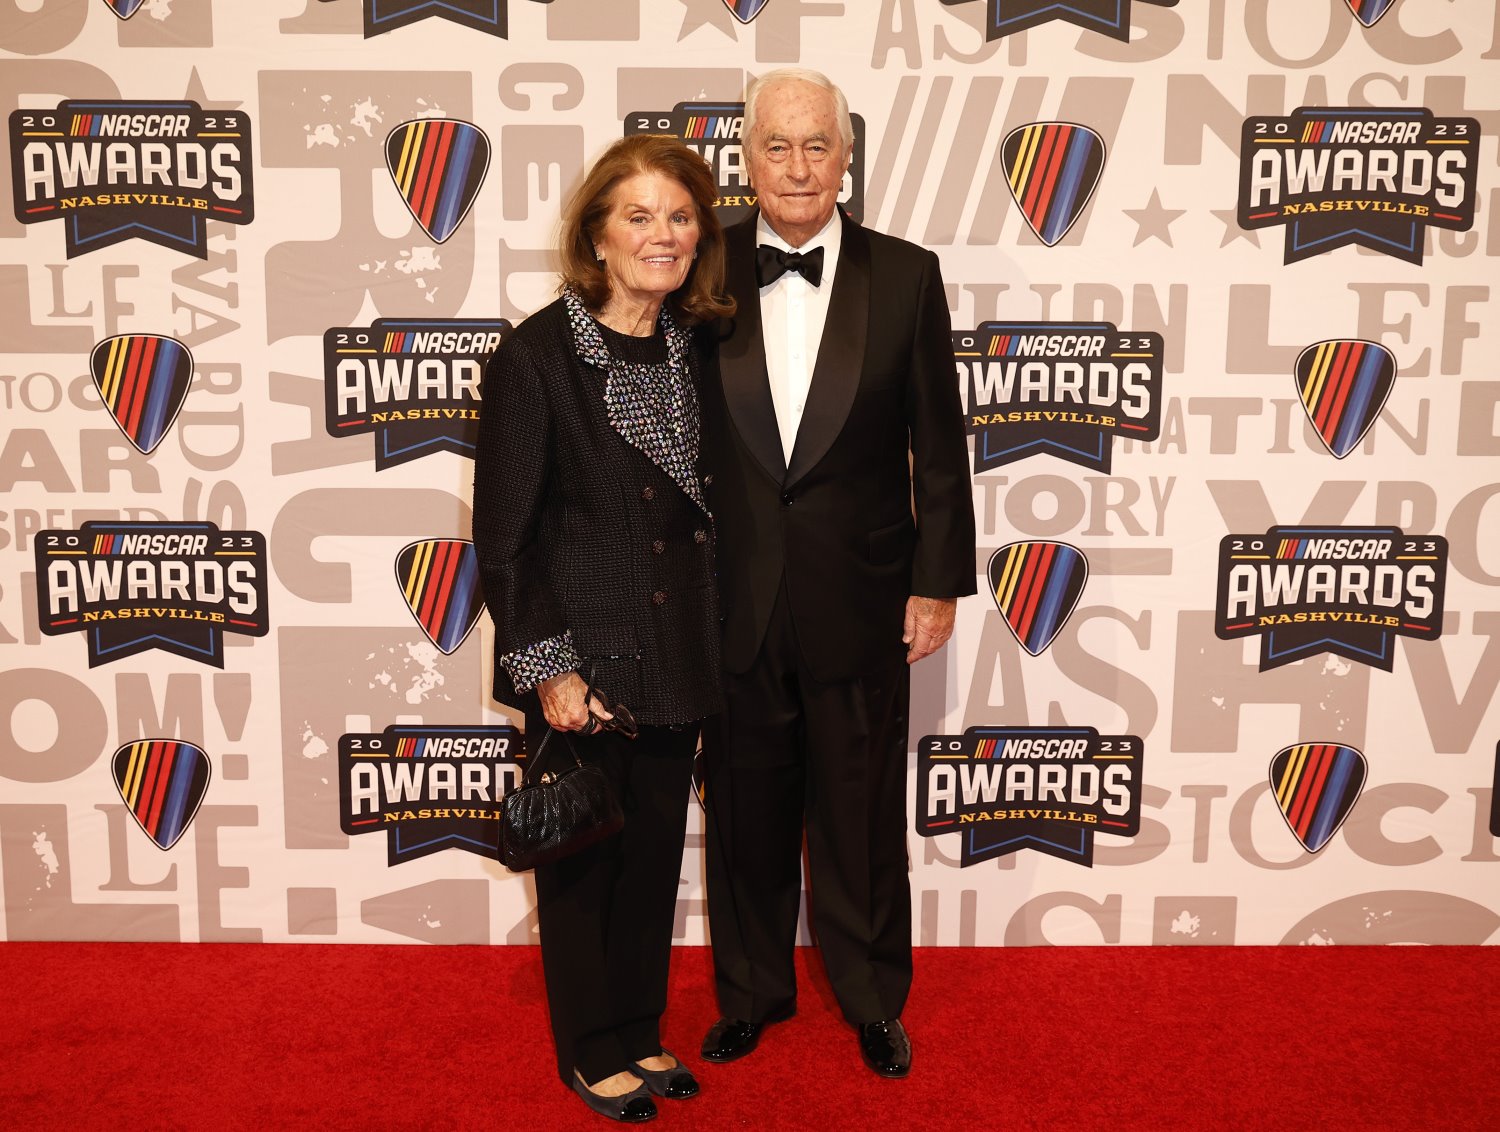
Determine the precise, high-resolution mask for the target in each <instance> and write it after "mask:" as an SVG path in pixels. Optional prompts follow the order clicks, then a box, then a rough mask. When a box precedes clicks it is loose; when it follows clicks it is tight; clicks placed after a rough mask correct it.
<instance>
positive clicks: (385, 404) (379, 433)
mask: <svg viewBox="0 0 1500 1132" xmlns="http://www.w3.org/2000/svg"><path fill="white" fill-rule="evenodd" d="M510 329H511V326H510V323H508V322H506V321H505V320H504V319H461V318H378V319H376V320H375V321H374V322H373V323H372V324H371V325H369V326H368V327H360V326H336V327H334V328H332V329H330V330H327V331H325V332H324V334H323V381H324V407H325V409H326V415H325V418H324V426H325V427H326V428H327V430H328V435H330V436H360V435H364V434H366V433H374V435H375V469H376V471H382V470H384V469H386V468H392V467H395V466H396V465H397V464H405V463H408V462H410V461H412V460H416V459H419V458H420V457H422V456H428V455H431V454H432V453H434V452H457V453H458V454H459V455H460V456H469V457H471V458H472V457H473V455H474V448H475V445H476V443H477V441H478V435H479V404H480V383H481V379H482V378H483V377H484V364H485V362H486V361H488V360H489V356H490V355H491V354H493V353H494V352H495V348H496V347H497V346H499V345H500V343H501V341H502V340H503V339H504V337H505V335H506V334H508V333H509V332H510Z"/></svg>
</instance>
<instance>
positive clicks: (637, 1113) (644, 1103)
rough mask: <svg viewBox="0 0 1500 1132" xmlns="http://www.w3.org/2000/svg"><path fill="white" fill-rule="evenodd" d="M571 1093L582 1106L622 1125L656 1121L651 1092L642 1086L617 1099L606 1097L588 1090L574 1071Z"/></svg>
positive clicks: (654, 1104)
mask: <svg viewBox="0 0 1500 1132" xmlns="http://www.w3.org/2000/svg"><path fill="white" fill-rule="evenodd" d="M573 1091H574V1092H575V1093H577V1094H578V1095H579V1096H580V1097H582V1098H583V1103H584V1104H586V1105H588V1106H589V1108H591V1109H593V1110H594V1111H595V1112H597V1113H598V1114H599V1115H600V1116H607V1117H609V1118H610V1119H611V1120H618V1121H620V1122H621V1123H622V1124H644V1123H646V1121H648V1120H655V1119H656V1102H655V1101H653V1100H652V1099H651V1092H650V1090H649V1089H647V1088H646V1086H645V1085H644V1084H641V1085H638V1086H637V1087H636V1088H634V1089H631V1090H630V1092H628V1093H623V1094H621V1095H620V1096H618V1097H606V1096H602V1095H601V1094H599V1093H596V1092H594V1091H593V1090H592V1089H590V1088H589V1087H588V1085H587V1084H585V1083H584V1080H583V1077H582V1076H580V1075H579V1072H578V1070H576V1069H575V1070H573Z"/></svg>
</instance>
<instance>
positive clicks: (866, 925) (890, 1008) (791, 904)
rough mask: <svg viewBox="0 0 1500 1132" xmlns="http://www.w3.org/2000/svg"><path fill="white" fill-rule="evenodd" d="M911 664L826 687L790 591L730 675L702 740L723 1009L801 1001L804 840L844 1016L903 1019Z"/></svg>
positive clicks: (750, 1015) (765, 1010) (816, 916)
mask: <svg viewBox="0 0 1500 1132" xmlns="http://www.w3.org/2000/svg"><path fill="white" fill-rule="evenodd" d="M909 689H910V681H909V676H908V669H907V667H906V665H905V663H900V664H898V665H894V666H893V665H889V664H885V665H883V666H882V667H881V668H879V669H878V670H876V671H874V672H871V673H868V674H866V675H864V676H862V677H860V678H857V679H853V680H846V681H839V682H835V683H820V682H818V681H817V680H814V679H813V678H812V676H811V675H810V674H809V673H808V672H807V669H806V665H805V663H804V662H803V658H802V655H801V652H800V650H799V648H798V645H797V637H796V632H795V629H794V626H793V624H792V619H791V615H790V611H789V609H788V606H787V602H786V592H785V588H784V587H783V589H782V591H781V593H780V594H779V595H778V596H777V599H776V603H775V607H774V609H773V610H772V613H771V617H770V623H769V626H768V628H767V631H766V636H765V639H764V641H763V642H762V644H761V650H760V653H759V655H758V656H757V657H756V659H755V661H754V663H753V664H751V666H750V667H749V669H748V670H747V671H745V672H743V673H737V674H736V673H730V674H728V675H727V677H726V683H725V697H726V701H727V708H726V710H725V712H724V715H723V716H722V717H721V718H720V719H719V720H717V721H714V722H713V723H712V724H711V725H710V731H709V733H708V734H706V735H705V740H704V756H705V760H706V766H705V770H706V781H705V798H704V801H705V805H706V807H707V810H708V852H707V871H708V907H709V931H710V934H711V936H712V942H713V955H714V969H715V978H716V982H717V986H718V995H719V1008H720V1010H721V1011H722V1012H723V1013H724V1015H726V1016H727V1017H731V1018H743V1019H746V1020H748V1021H752V1022H759V1021H763V1020H764V1019H765V1018H766V1017H768V1016H771V1015H774V1014H776V1013H778V1012H780V1011H783V1010H786V1009H787V1008H790V1007H793V1006H794V1005H795V1002H796V977H795V973H794V968H793V950H794V946H795V943H796V932H797V912H798V898H799V895H800V890H801V865H802V835H803V829H804V825H805V828H806V833H807V859H808V873H809V877H808V879H809V882H810V884H809V887H810V894H809V904H810V911H811V915H812V926H813V930H814V933H815V935H816V937H817V942H818V945H819V947H820V948H821V950H822V953H823V961H824V965H825V966H826V968H827V970H828V978H829V982H830V983H831V984H832V985H833V990H834V994H835V995H836V996H837V998H838V1001H839V1006H840V1008H841V1009H842V1011H843V1014H844V1017H845V1018H846V1019H847V1020H848V1021H850V1022H852V1023H855V1024H859V1023H863V1022H875V1021H880V1020H883V1019H889V1018H896V1017H898V1016H899V1015H900V1014H901V1010H902V1008H903V1007H904V1006H905V1004H906V996H907V992H908V991H909V989H910V987H911V972H912V962H911V885H910V878H909V875H908V872H909V860H908V857H907V851H906V761H907V760H906V732H907V703H908V698H909Z"/></svg>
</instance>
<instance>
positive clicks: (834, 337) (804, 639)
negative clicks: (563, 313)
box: [703, 214, 975, 681]
mask: <svg viewBox="0 0 1500 1132" xmlns="http://www.w3.org/2000/svg"><path fill="white" fill-rule="evenodd" d="M756 220H757V215H755V214H752V215H751V216H750V217H749V218H748V219H746V220H744V221H742V222H740V223H739V224H736V225H734V226H733V227H731V228H729V229H728V230H727V231H726V233H725V235H726V238H727V240H728V250H729V278H728V289H729V292H730V294H731V295H733V296H734V298H735V300H736V301H737V302H738V304H739V308H738V312H737V313H736V315H735V317H734V319H733V320H732V321H730V322H728V324H727V325H725V326H723V327H721V336H720V347H719V366H718V371H719V378H720V380H719V381H718V382H717V383H711V384H710V386H709V388H708V390H707V391H706V395H705V398H704V434H703V436H704V443H703V460H704V464H705V467H706V468H708V469H709V470H710V472H711V474H712V480H711V482H710V487H709V505H710V508H711V509H712V511H713V513H714V517H715V522H716V524H717V527H718V536H719V538H718V542H719V546H718V550H719V554H718V569H719V593H720V599H721V605H722V609H723V614H724V618H725V625H724V660H725V664H726V666H727V668H728V669H729V671H731V672H744V671H745V670H746V669H748V668H749V667H750V665H751V663H752V662H753V661H754V659H755V656H756V653H757V652H758V650H759V648H760V643H761V640H762V638H763V637H764V635H765V629H766V624H767V620H768V618H769V617H770V613H771V608H772V605H773V604H774V602H775V600H776V593H777V590H778V588H779V587H780V586H781V584H782V582H783V579H784V580H785V584H786V600H787V601H788V602H789V604H790V610H791V614H792V618H793V621H794V624H795V626H796V630H797V639H798V641H799V643H800V646H801V649H802V655H803V659H804V660H805V661H806V663H807V665H808V669H809V671H810V672H811V673H812V674H813V676H814V677H815V678H816V679H819V680H823V681H833V680H845V679H850V678H852V677H854V676H857V675H860V674H862V673H865V672H870V671H873V670H875V669H878V668H880V667H882V666H884V665H887V664H892V663H899V662H900V661H901V660H902V659H903V658H904V656H905V651H906V650H905V646H904V645H903V644H902V642H901V633H902V622H903V618H904V615H905V609H906V599H907V597H908V596H910V595H912V594H917V595H920V596H923V597H957V596H960V595H963V594H971V593H974V592H975V560H974V510H973V501H972V496H971V493H970V492H971V489H970V480H969V469H968V453H967V445H966V443H965V440H964V431H963V415H962V412H963V410H962V405H961V402H960V400H959V394H958V381H957V376H956V370H955V367H954V361H953V338H952V330H951V326H950V323H949V319H948V304H947V300H946V298H945V297H944V294H943V282H942V277H941V275H940V273H939V268H938V259H937V256H935V255H934V254H933V253H932V252H930V251H927V250H926V249H924V248H920V247H918V246H916V245H915V244H910V243H907V242H906V241H905V240H899V239H896V238H894V237H891V236H886V235H882V234H881V233H879V232H872V231H870V230H869V229H866V228H862V227H860V226H859V225H858V224H856V223H854V222H853V221H852V220H850V219H849V218H848V217H847V216H844V217H843V218H842V223H843V237H842V248H841V251H840V256H839V262H838V271H837V273H836V275H835V276H834V280H833V293H832V295H831V296H830V300H829V308H828V320H827V322H826V324H825V326H824V330H823V339H822V343H821V345H820V347H819V350H818V360H817V364H816V366H815V368H814V370H813V376H812V387H811V389H810V391H809V394H808V399H807V403H806V408H805V410H804V413H803V417H802V421H801V425H800V428H799V431H798V433H797V440H796V444H795V446H794V448H793V450H792V455H791V459H790V461H787V460H785V459H784V458H783V455H782V450H781V439H780V433H779V431H778V429H777V425H776V411H775V408H774V406H773V404H772V401H771V389H770V384H769V380H768V378H767V371H766V353H765V344H764V341H763V338H762V333H761V329H762V328H761V318H760V289H759V286H758V284H757V283H756V279H755V225H756Z"/></svg>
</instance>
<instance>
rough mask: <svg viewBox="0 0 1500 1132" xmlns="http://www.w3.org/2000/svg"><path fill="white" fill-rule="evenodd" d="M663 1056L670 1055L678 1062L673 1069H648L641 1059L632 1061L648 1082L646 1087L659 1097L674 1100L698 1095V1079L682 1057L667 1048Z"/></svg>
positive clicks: (634, 1068)
mask: <svg viewBox="0 0 1500 1132" xmlns="http://www.w3.org/2000/svg"><path fill="white" fill-rule="evenodd" d="M661 1056H662V1057H670V1058H671V1059H672V1060H673V1061H675V1062H677V1064H676V1065H674V1066H672V1068H671V1069H647V1068H646V1067H645V1066H644V1065H642V1064H641V1063H640V1062H639V1061H632V1062H631V1063H630V1068H631V1069H633V1070H635V1075H636V1076H637V1077H639V1078H640V1079H641V1080H642V1081H644V1082H646V1088H648V1089H650V1090H651V1091H652V1092H653V1093H655V1094H656V1095H657V1096H659V1097H666V1098H667V1099H668V1100H674V1101H685V1100H687V1099H688V1097H696V1096H697V1095H698V1080H697V1078H695V1077H694V1076H693V1075H692V1074H691V1073H689V1072H688V1071H687V1070H686V1069H685V1068H683V1065H682V1059H681V1058H679V1057H678V1056H677V1055H676V1054H675V1053H673V1052H672V1051H671V1050H666V1049H664V1050H662V1051H661Z"/></svg>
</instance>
